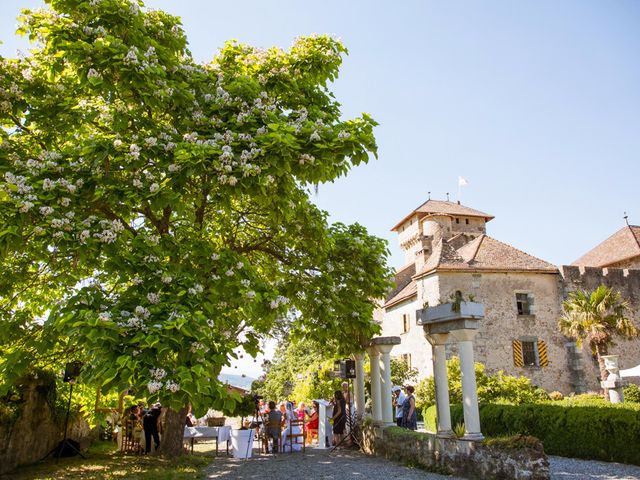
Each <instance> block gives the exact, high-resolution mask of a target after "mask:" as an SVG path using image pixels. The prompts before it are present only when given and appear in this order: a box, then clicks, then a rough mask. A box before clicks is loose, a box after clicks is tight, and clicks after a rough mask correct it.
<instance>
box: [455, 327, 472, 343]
mask: <svg viewBox="0 0 640 480" xmlns="http://www.w3.org/2000/svg"><path fill="white" fill-rule="evenodd" d="M477 333H478V330H475V329H470V328H464V329H462V330H453V331H452V332H451V336H452V337H453V339H454V340H456V341H458V342H473V339H474V338H475V336H476V334H477Z"/></svg>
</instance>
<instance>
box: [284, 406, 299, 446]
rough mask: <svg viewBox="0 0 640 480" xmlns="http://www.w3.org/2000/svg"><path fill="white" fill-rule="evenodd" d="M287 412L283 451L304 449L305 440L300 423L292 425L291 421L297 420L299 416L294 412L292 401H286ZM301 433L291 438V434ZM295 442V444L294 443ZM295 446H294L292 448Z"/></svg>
mask: <svg viewBox="0 0 640 480" xmlns="http://www.w3.org/2000/svg"><path fill="white" fill-rule="evenodd" d="M285 408H286V412H287V419H286V423H285V429H284V430H283V431H282V451H283V452H291V451H294V452H299V451H300V450H302V442H304V437H303V436H302V435H300V434H301V433H302V431H301V430H300V426H299V425H293V426H292V425H291V421H292V420H293V421H295V420H297V416H296V415H294V413H293V404H292V403H291V402H287V403H286V406H285ZM290 434H291V435H299V436H296V437H293V438H292V439H290V438H289V435H290ZM292 444H293V445H292ZM292 446H293V448H292Z"/></svg>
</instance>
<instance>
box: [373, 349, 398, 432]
mask: <svg viewBox="0 0 640 480" xmlns="http://www.w3.org/2000/svg"><path fill="white" fill-rule="evenodd" d="M376 347H377V349H378V351H379V352H380V380H381V382H380V397H381V402H380V405H381V408H382V421H383V422H384V423H386V424H389V425H392V424H393V423H394V421H393V404H392V403H391V387H392V385H391V357H390V355H389V354H390V353H391V349H392V348H393V345H376Z"/></svg>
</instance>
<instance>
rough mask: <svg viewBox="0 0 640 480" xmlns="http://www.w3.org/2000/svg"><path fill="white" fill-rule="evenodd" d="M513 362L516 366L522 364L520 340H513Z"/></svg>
mask: <svg viewBox="0 0 640 480" xmlns="http://www.w3.org/2000/svg"><path fill="white" fill-rule="evenodd" d="M513 364H514V365H515V366H516V367H522V366H524V360H523V358H522V342H521V341H520V340H514V341H513Z"/></svg>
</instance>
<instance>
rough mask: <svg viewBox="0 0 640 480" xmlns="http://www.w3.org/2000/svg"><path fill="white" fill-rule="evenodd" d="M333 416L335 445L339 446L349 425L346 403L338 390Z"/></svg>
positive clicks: (335, 396)
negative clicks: (347, 424) (346, 426)
mask: <svg viewBox="0 0 640 480" xmlns="http://www.w3.org/2000/svg"><path fill="white" fill-rule="evenodd" d="M334 400H335V402H334V405H333V415H332V416H331V420H333V444H334V445H338V444H339V443H340V442H341V441H342V436H343V435H344V428H345V425H346V423H347V415H346V402H345V399H344V396H343V395H342V391H341V390H336V393H335V395H334Z"/></svg>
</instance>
